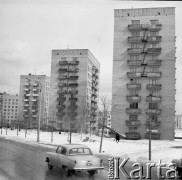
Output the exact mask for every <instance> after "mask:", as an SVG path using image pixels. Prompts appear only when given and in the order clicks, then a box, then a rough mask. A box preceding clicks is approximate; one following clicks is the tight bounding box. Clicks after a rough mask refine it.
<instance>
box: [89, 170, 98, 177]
mask: <svg viewBox="0 0 182 180" xmlns="http://www.w3.org/2000/svg"><path fill="white" fill-rule="evenodd" d="M88 173H89V176H94V175H95V173H96V171H95V170H93V171H88Z"/></svg>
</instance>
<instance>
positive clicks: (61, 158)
mask: <svg viewBox="0 0 182 180" xmlns="http://www.w3.org/2000/svg"><path fill="white" fill-rule="evenodd" d="M67 154H68V151H67V149H66V148H65V147H62V148H61V149H59V151H58V152H57V160H58V166H59V167H62V166H63V165H64V166H67V167H68V166H69V158H68V156H67Z"/></svg>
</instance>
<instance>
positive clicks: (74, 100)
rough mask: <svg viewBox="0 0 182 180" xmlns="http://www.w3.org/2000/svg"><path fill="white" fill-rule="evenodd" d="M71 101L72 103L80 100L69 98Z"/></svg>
mask: <svg viewBox="0 0 182 180" xmlns="http://www.w3.org/2000/svg"><path fill="white" fill-rule="evenodd" d="M69 100H70V101H71V102H76V101H77V100H78V98H71V97H70V98H69Z"/></svg>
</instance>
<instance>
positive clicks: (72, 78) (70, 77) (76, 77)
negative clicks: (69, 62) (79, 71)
mask: <svg viewBox="0 0 182 180" xmlns="http://www.w3.org/2000/svg"><path fill="white" fill-rule="evenodd" d="M69 79H71V80H77V79H78V76H69Z"/></svg>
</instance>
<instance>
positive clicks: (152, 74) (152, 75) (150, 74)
mask: <svg viewBox="0 0 182 180" xmlns="http://www.w3.org/2000/svg"><path fill="white" fill-rule="evenodd" d="M161 75H162V73H161V72H148V73H147V77H149V78H160V77H161Z"/></svg>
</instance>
